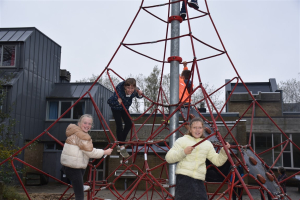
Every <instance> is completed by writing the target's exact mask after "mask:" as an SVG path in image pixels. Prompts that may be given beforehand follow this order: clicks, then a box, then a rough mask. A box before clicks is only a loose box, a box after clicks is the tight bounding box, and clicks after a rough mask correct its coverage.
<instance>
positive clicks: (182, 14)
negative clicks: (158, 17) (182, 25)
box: [179, 8, 186, 20]
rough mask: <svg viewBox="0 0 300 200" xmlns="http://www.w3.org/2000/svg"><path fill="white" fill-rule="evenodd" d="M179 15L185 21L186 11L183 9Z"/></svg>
mask: <svg viewBox="0 0 300 200" xmlns="http://www.w3.org/2000/svg"><path fill="white" fill-rule="evenodd" d="M179 15H180V17H181V18H182V20H185V17H186V11H185V9H183V8H181V11H180V13H179Z"/></svg>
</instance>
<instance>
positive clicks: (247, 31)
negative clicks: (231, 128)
mask: <svg viewBox="0 0 300 200" xmlns="http://www.w3.org/2000/svg"><path fill="white" fill-rule="evenodd" d="M165 2H167V1H158V0H156V1H154V0H148V1H147V0H145V4H144V5H156V4H162V3H165ZM140 4H141V1H138V0H135V1H125V0H122V1H121V0H114V1H113V0H110V1H104V0H102V1H101V0H94V1H86V0H85V1H68V0H64V1H54V0H53V1H50V0H48V1H45V0H38V1H27V0H20V1H14V0H0V27H5V28H7V27H36V28H37V29H39V30H40V31H41V32H43V33H44V34H45V35H47V36H48V37H49V38H51V39H52V40H54V41H55V42H56V43H58V44H59V45H60V46H61V47H62V54H61V69H67V70H68V71H70V72H71V81H72V82H73V81H76V80H79V79H82V78H87V77H90V76H91V75H92V74H96V75H98V74H100V73H101V72H102V70H103V69H104V67H105V66H107V64H108V63H109V61H110V59H111V58H112V56H113V55H114V53H115V52H116V50H117V48H118V46H119V44H120V42H121V41H122V39H123V37H124V35H125V33H126V31H127V29H128V28H129V26H130V24H131V22H132V21H133V19H134V16H135V15H136V13H137V11H138V8H139V6H140ZM199 5H200V9H201V10H203V11H206V8H205V7H204V4H203V3H202V1H200V0H199ZM208 6H209V10H210V13H211V16H212V19H213V21H214V23H215V26H216V28H217V30H218V32H219V35H220V37H221V39H222V41H223V44H224V46H225V48H226V50H227V52H228V53H229V56H230V58H231V60H232V62H233V64H234V66H235V67H236V69H237V71H238V73H239V74H240V76H241V77H242V79H243V80H244V81H245V82H257V81H261V82H267V81H268V80H269V78H276V80H277V82H279V81H285V80H287V79H291V78H297V79H298V80H299V72H300V64H299V55H300V50H299V46H300V42H299V41H300V40H299V37H300V36H299V35H300V33H299V24H300V11H299V10H300V5H299V0H268V1H262V0H252V1H246V0H234V1H226V0H222V1H216V0H212V1H210V0H208ZM150 11H152V12H154V13H155V14H157V15H158V16H160V17H161V18H162V19H167V7H166V6H164V7H159V8H152V9H150ZM197 13H198V12H196V11H195V10H192V9H189V14H190V15H191V16H195V15H196V14H197ZM191 29H192V33H193V35H194V36H195V37H197V38H199V39H200V40H202V41H204V42H206V43H208V44H210V45H213V46H214V47H217V48H220V49H221V48H222V46H221V43H220V41H219V39H218V37H217V34H216V32H215V31H214V29H213V26H212V24H211V22H210V20H209V18H208V17H203V18H199V19H197V20H193V21H191ZM169 30H170V29H169ZM186 33H188V29H187V23H186V22H183V23H181V34H186ZM165 35H166V24H165V23H163V22H161V21H159V20H158V19H156V18H154V17H152V16H151V15H149V14H148V13H146V12H145V11H141V12H140V14H139V15H138V17H137V19H136V22H135V23H134V24H133V26H132V29H131V30H130V32H129V33H128V36H127V37H126V39H125V43H138V42H146V41H155V40H159V39H163V38H165ZM194 42H195V41H194ZM180 45H181V46H180V55H181V56H182V57H183V60H186V61H191V60H192V59H193V54H192V51H191V42H190V40H189V38H183V39H181V44H180ZM194 45H195V49H196V56H197V58H202V57H205V56H209V55H213V54H215V53H216V52H215V51H212V50H211V49H209V48H207V47H206V48H205V47H203V45H200V43H198V42H195V43H194ZM163 47H164V43H159V44H157V43H155V44H151V45H142V46H134V47H133V48H134V49H136V50H139V51H141V52H142V53H143V54H147V55H149V56H151V57H154V58H156V59H158V60H162V59H163ZM166 53H167V54H166V59H167V58H168V57H169V56H170V50H169V49H167V51H166ZM155 65H157V66H158V67H160V68H161V67H162V64H161V63H159V62H155V61H153V60H150V59H148V58H145V57H142V56H140V55H137V54H135V53H133V52H132V51H130V50H128V49H126V48H124V47H121V48H120V50H119V51H118V52H117V54H116V56H115V58H114V60H113V61H112V63H111V64H110V68H112V69H114V70H115V71H116V72H117V73H118V74H120V75H121V76H122V77H126V76H128V75H129V74H130V73H131V74H134V75H137V74H141V73H142V74H143V75H145V76H147V75H149V74H150V72H151V71H152V69H153V67H154V66H155ZM189 66H190V65H189ZM198 66H199V69H200V74H201V79H202V81H203V82H208V83H210V84H213V85H214V86H215V87H219V86H221V85H222V84H224V82H225V79H231V78H233V77H235V76H236V75H235V72H234V70H233V67H232V66H231V64H230V62H229V60H228V58H227V57H226V55H222V56H220V57H218V58H214V59H209V60H206V61H203V62H198ZM181 69H182V66H181ZM169 70H170V69H169V65H168V64H167V65H166V66H165V72H164V73H169Z"/></svg>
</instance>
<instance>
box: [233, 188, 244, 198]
mask: <svg viewBox="0 0 300 200" xmlns="http://www.w3.org/2000/svg"><path fill="white" fill-rule="evenodd" d="M233 189H234V191H235V192H236V193H237V195H236V194H235V192H232V200H236V196H238V199H239V197H240V195H241V193H242V189H243V188H240V187H234V188H233ZM242 199H243V197H242V196H241V198H240V199H239V200H242Z"/></svg>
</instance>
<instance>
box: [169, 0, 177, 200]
mask: <svg viewBox="0 0 300 200" xmlns="http://www.w3.org/2000/svg"><path fill="white" fill-rule="evenodd" d="M172 1H176V0H172ZM179 11H180V2H177V3H174V4H172V5H171V15H172V16H174V15H179ZM179 34H180V23H179V21H177V20H173V21H172V22H171V37H172V38H173V37H177V36H179ZM170 56H179V38H177V39H173V40H171V55H170ZM178 101H179V62H178V61H171V65H170V103H171V104H176V103H178ZM175 109H176V106H171V107H170V113H172V112H174V111H175ZM178 121H179V114H178V112H176V114H174V115H173V116H172V117H171V118H170V133H171V132H173V131H174V130H175V129H176V128H177V127H178ZM177 138H178V131H176V132H175V133H174V134H173V135H171V136H170V137H169V146H170V147H172V146H173V144H174V142H175V141H176V139H177ZM175 169H176V164H169V185H170V186H173V185H175V184H176V176H175ZM169 192H170V193H171V194H172V195H173V196H174V195H175V187H170V188H169Z"/></svg>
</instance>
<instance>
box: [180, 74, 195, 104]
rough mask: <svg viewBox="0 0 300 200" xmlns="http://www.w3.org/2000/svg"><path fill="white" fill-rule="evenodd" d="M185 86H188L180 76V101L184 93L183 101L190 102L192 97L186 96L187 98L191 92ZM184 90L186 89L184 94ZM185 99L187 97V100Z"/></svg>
mask: <svg viewBox="0 0 300 200" xmlns="http://www.w3.org/2000/svg"><path fill="white" fill-rule="evenodd" d="M185 87H186V84H185V82H184V80H183V79H182V78H180V77H179V101H180V99H181V97H182V95H183V97H182V101H184V102H187V103H189V102H190V99H189V98H188V99H186V98H187V97H188V96H189V95H190V94H189V92H188V89H187V88H186V89H185ZM192 87H193V85H192ZM184 89H185V91H184ZM183 91H184V94H183ZM185 99H186V100H185Z"/></svg>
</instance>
